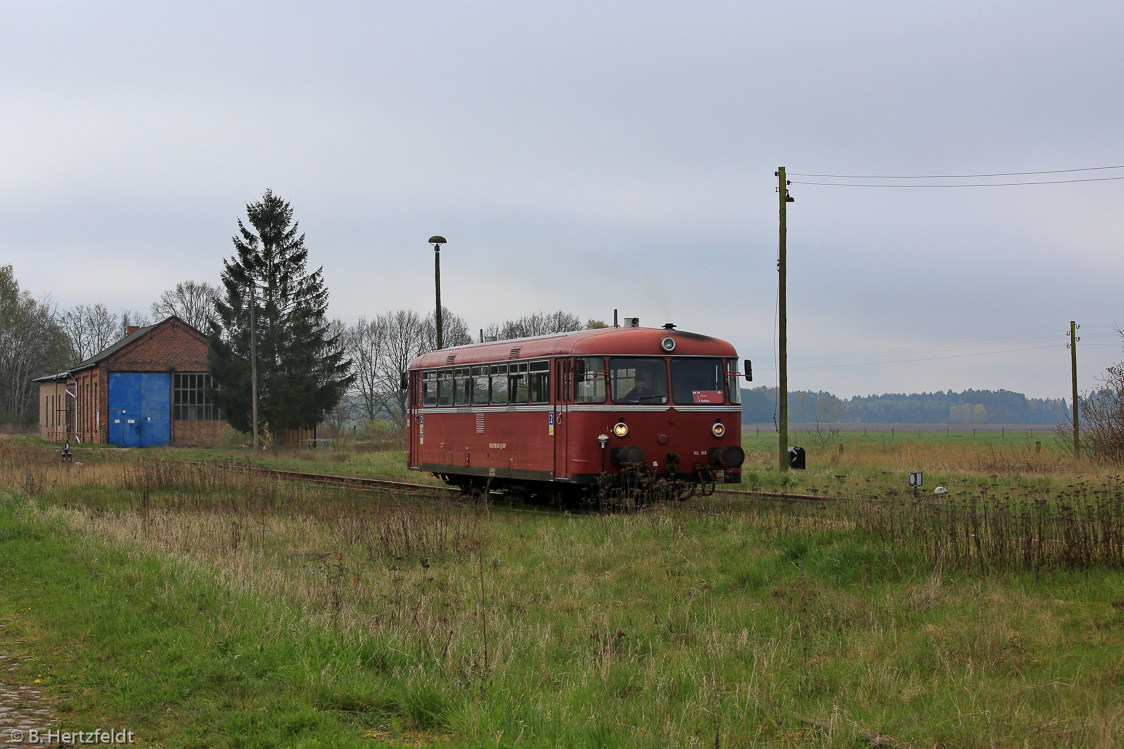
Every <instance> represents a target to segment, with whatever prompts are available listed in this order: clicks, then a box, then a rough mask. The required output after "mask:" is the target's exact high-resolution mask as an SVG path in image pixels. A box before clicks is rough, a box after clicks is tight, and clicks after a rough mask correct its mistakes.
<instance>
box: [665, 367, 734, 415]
mask: <svg viewBox="0 0 1124 749" xmlns="http://www.w3.org/2000/svg"><path fill="white" fill-rule="evenodd" d="M727 377H728V375H727V372H726V364H725V362H724V361H723V360H722V359H672V360H671V393H672V398H673V399H674V400H675V402H676V403H683V404H688V403H691V404H708V403H725V402H726V379H727Z"/></svg>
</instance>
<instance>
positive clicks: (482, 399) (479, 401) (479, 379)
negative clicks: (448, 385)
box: [472, 367, 488, 406]
mask: <svg viewBox="0 0 1124 749" xmlns="http://www.w3.org/2000/svg"><path fill="white" fill-rule="evenodd" d="M472 405H474V406H486V405H488V368H487V367H473V368H472Z"/></svg>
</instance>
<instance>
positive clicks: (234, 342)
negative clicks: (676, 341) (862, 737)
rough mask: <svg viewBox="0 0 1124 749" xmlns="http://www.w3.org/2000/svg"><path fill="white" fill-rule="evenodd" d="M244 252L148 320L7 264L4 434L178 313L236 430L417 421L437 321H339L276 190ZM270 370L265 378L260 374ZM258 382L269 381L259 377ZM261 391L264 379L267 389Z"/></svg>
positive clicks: (451, 320)
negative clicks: (410, 387) (44, 288)
mask: <svg viewBox="0 0 1124 749" xmlns="http://www.w3.org/2000/svg"><path fill="white" fill-rule="evenodd" d="M237 227H238V231H237V233H236V235H235V236H234V237H233V238H232V241H233V245H234V253H233V255H232V256H231V257H230V258H229V259H226V260H224V261H223V267H222V271H221V273H220V283H219V284H218V285H213V284H210V283H207V282H205V281H204V282H198V281H194V280H188V281H184V282H181V283H178V284H176V286H175V287H174V288H172V289H168V290H166V291H164V292H163V293H162V294H161V295H160V296H159V298H158V299H157V300H156V301H154V302H153V303H152V304H151V306H150V308H149V311H148V313H142V312H139V311H136V310H125V311H124V312H121V313H113V312H111V311H110V310H109V308H108V307H107V306H106V305H105V304H104V303H101V302H97V303H93V304H78V305H75V306H74V307H71V308H69V309H59V308H58V307H57V305H55V304H54V303H53V302H52V301H51V300H50V298H49V297H44V298H42V299H33V298H32V297H31V296H30V294H29V293H27V292H26V291H23V290H21V289H20V288H19V284H18V282H17V281H16V278H15V273H14V270H13V268H12V266H11V265H7V266H3V267H0V424H2V423H9V424H19V425H23V426H28V425H31V424H34V423H35V422H36V421H37V420H38V388H37V387H35V385H34V383H33V382H32V380H33V379H34V378H36V377H41V376H44V375H50V374H54V373H57V372H62V371H66V370H67V369H69V368H72V367H74V366H75V365H78V364H80V363H82V362H84V361H86V360H88V359H90V358H91V357H93V356H95V355H96V354H98V353H99V352H101V351H103V350H105V349H106V348H108V347H109V346H111V345H112V344H113V343H115V342H117V341H119V340H120V339H121V338H123V337H124V336H125V335H126V332H127V330H128V329H129V327H130V326H137V327H143V326H146V325H150V324H152V323H153V322H159V321H161V320H164V319H166V318H167V317H169V316H171V315H175V316H177V317H179V318H180V319H182V320H183V321H184V322H186V323H188V324H189V325H191V326H192V327H194V328H196V329H197V330H199V331H200V332H203V333H204V334H206V335H207V336H208V341H209V355H208V364H209V368H210V370H211V372H212V374H213V375H214V376H215V380H216V381H217V382H218V383H220V387H219V388H217V389H212V390H211V391H210V392H209V395H210V397H211V398H212V399H213V402H214V403H215V404H216V405H217V406H218V407H219V408H220V409H221V410H222V412H223V414H224V415H225V417H226V419H227V421H228V422H229V423H230V424H231V425H232V426H233V427H234V428H236V429H238V430H240V431H244V432H250V431H251V430H252V428H253V423H252V419H253V410H254V409H253V403H252V400H253V390H254V385H255V384H256V386H257V407H258V408H257V410H258V424H259V426H261V427H262V428H264V429H269V430H273V431H278V430H283V429H297V428H302V427H313V426H316V425H317V424H320V423H322V422H324V421H328V422H329V423H332V424H334V425H335V426H337V427H342V426H343V425H344V424H345V423H348V422H351V421H354V420H357V419H358V420H368V421H369V420H375V419H390V420H393V421H394V422H396V423H398V424H399V425H400V426H401V425H403V424H404V423H405V414H406V403H405V395H404V393H403V392H402V390H401V388H400V385H401V380H402V375H403V373H404V372H405V371H406V369H407V367H408V365H409V362H410V361H411V360H412V359H414V358H415V357H417V356H420V355H422V354H424V353H427V352H429V351H432V350H434V349H435V348H436V345H437V331H436V324H435V319H434V314H433V313H432V312H431V313H429V314H427V315H420V314H419V313H418V312H416V311H414V310H410V309H399V310H394V311H390V312H385V313H383V314H380V315H376V316H374V317H371V318H366V317H364V318H360V319H359V320H358V321H357V322H356V323H354V324H351V325H349V324H346V323H344V322H343V321H342V320H339V319H331V320H329V319H328V318H327V308H328V289H327V288H326V287H325V285H324V282H323V277H322V274H323V269H322V268H317V269H315V270H313V269H311V268H310V267H309V264H308V249H307V248H306V247H305V236H304V234H302V233H300V231H299V223H298V222H296V221H294V219H293V209H292V207H291V206H290V204H289V203H288V202H287V201H284V200H283V199H281V198H280V197H279V196H277V195H275V194H274V193H273V192H272V191H270V190H267V191H266V192H265V194H264V195H263V196H262V199H261V200H259V201H255V202H253V203H248V204H247V205H246V221H245V222H243V221H242V220H241V219H239V220H238V221H237ZM583 327H605V323H603V322H600V321H596V320H589V321H587V322H585V323H583V322H582V321H581V319H580V318H578V317H577V316H576V315H574V314H571V313H568V312H564V311H561V310H559V311H557V312H551V313H543V312H536V313H533V314H529V315H525V316H523V317H520V318H516V319H512V320H507V321H504V322H501V323H491V324H489V325H488V326H487V327H485V328H482V329H481V331H480V332H481V334H482V335H483V336H485V337H490V338H495V339H497V340H503V339H509V338H521V337H527V336H534V335H544V334H547V333H554V332H562V331H572V330H580V329H582V328H583ZM442 338H443V343H444V345H445V347H452V346H460V345H464V344H468V343H472V342H474V341H475V340H476V336H474V335H473V334H472V332H471V331H470V329H469V326H468V323H467V322H466V321H465V320H464V319H463V318H462V317H460V316H459V315H457V314H455V313H454V312H453V311H451V310H449V309H448V308H443V311H442ZM254 369H256V370H257V371H256V372H253V371H252V370H254ZM255 375H256V376H255ZM255 381H256V382H255Z"/></svg>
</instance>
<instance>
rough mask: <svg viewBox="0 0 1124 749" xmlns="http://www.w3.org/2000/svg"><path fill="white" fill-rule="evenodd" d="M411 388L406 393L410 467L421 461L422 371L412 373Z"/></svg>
mask: <svg viewBox="0 0 1124 749" xmlns="http://www.w3.org/2000/svg"><path fill="white" fill-rule="evenodd" d="M409 385H410V389H409V390H408V391H407V393H406V438H407V444H408V447H407V451H408V455H407V456H406V457H407V461H406V464H407V465H408V466H410V467H414V466H417V465H418V464H419V463H421V451H420V450H419V447H420V445H421V418H422V417H421V414H420V413H419V411H420V410H421V408H420V407H419V406H420V404H421V372H411V373H410V382H409Z"/></svg>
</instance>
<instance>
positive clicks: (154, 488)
mask: <svg viewBox="0 0 1124 749" xmlns="http://www.w3.org/2000/svg"><path fill="white" fill-rule="evenodd" d="M942 436H945V437H949V438H946V439H941V437H942ZM1004 439H1005V437H1004ZM1035 441H1036V440H1028V439H1021V440H1013V441H1011V442H1002V441H1000V442H998V443H997V442H994V441H992V442H987V441H972V440H953V439H951V438H950V436H948V435H942V434H937V435H932V434H930V435H928V436H923V437H922V438H918V436H917V434H916V432H914V433H913V434H912V435H911V434H908V433H906V434H900V433H895V434H894V435H893V436H886V435H870V434H868V435H856V434H855V433H850V434H842V435H831V440H830V442H825V443H824V445H823V446H816V447H814V448H813V447H812V446H810V444H805V443H804V442H802V441H799V442H798V441H796V440H791V439H790V442H792V443H793V444H805V447H806V448H807V449H809V455H808V469H807V470H806V471H802V472H784V473H782V472H780V471H777V470H776V468H775V464H776V457H775V452H776V451H775V447H774V446H775V437H774V436H772V435H769V436H768V438H767V439H766V438H765V437H764V436H763V437H762V438H760V440H759V438H758V437H757V436H756V435H750V434H747V437H746V447H747V452H748V458H747V465H746V480H745V482H744V483H743V484H742V485H741V486H740V487H738V488H739V489H740V490H742V491H743V492H747V491H751V490H759V491H762V492H787V493H791V494H794V495H796V494H798V495H801V499H799V500H788V499H778V498H771V497H765V496H755V495H752V494H745V493H742V494H735V493H717V494H715V495H714V496H712V497H703V498H695V499H692V500H690V501H687V502H682V503H668V504H660V505H657V506H653V507H648V508H645V509H643V510H642V511H638V512H632V513H616V514H598V513H595V512H557V511H549V510H546V509H536V508H533V507H516V508H511V507H504V506H500V505H495V506H493V505H489V504H479V503H478V504H462V503H457V502H450V501H448V500H445V499H441V498H440V497H438V496H432V497H425V496H421V497H419V496H409V497H406V496H395V495H394V494H390V493H371V492H366V493H364V492H356V491H351V490H339V489H333V488H330V487H324V486H310V485H304V484H299V483H291V482H289V483H286V482H279V481H277V480H274V479H269V478H265V477H262V476H256V475H253V474H247V473H245V472H232V471H228V470H226V468H225V467H224V465H223V464H222V462H221V461H239V462H244V461H246V460H247V458H246V452H247V451H245V450H233V449H232V450H229V451H207V452H204V451H199V452H193V451H159V450H157V451H148V452H140V451H131V452H124V451H119V450H110V449H86V448H79V449H77V450H76V452H75V455H76V461H77V463H81V465H78V464H77V463H75V464H69V465H67V464H61V463H60V462H59V459H58V453H57V448H56V447H54V446H50V445H45V444H42V443H38V442H36V441H31V440H22V439H18V438H5V439H0V653H6V654H8V655H10V656H13V657H19V658H23V659H24V660H21V661H20V662H19V665H18V666H17V671H15V672H10V674H9V675H10V677H11V678H12V679H13V680H23V683H28V684H31V683H34V682H35V681H36V680H38V687H39V688H40V689H41V690H42V691H43V693H44V694H45V696H46V697H47V699H48V700H50V702H51V703H52V704H53V705H54V709H55V713H56V716H57V721H58V723H59V724H60V725H61V727H62V728H64V729H66V730H93V729H95V728H110V727H117V728H123V729H126V730H130V731H133V732H134V734H135V736H136V737H137V744H138V745H144V746H171V747H181V746H182V747H198V746H207V747H211V746H229V747H259V746H260V747H269V746H304V747H336V746H457V747H461V746H472V747H476V746H481V747H507V746H528V747H539V746H576V747H617V746H621V747H666V746H676V747H678V746H707V747H745V746H786V747H788V746H895V745H897V746H907V745H913V746H950V747H951V746H957V747H960V746H981V747H982V746H1026V745H1029V746H1055V745H1065V746H1089V747H1098V746H1114V745H1119V744H1121V743H1124V647H1122V646H1124V555H1122V550H1124V483H1122V481H1121V477H1120V472H1119V467H1115V468H1114V467H1112V466H1098V465H1093V464H1088V463H1084V462H1080V461H1076V460H1074V459H1073V458H1072V457H1071V456H1068V455H1067V454H1066V453H1065V452H1064V451H1062V450H1058V449H1055V448H1054V447H1053V446H1052V444H1051V437H1050V436H1046V435H1043V436H1042V440H1041V441H1042V442H1043V444H1042V445H1041V446H1036V445H1035ZM840 445H842V449H840ZM253 459H254V460H256V461H259V462H263V463H267V464H270V465H277V466H283V467H290V468H298V469H300V470H318V471H322V472H324V473H337V474H340V473H342V474H344V475H371V476H383V475H385V476H388V477H391V478H397V479H406V480H419V479H421V478H422V477H420V476H418V475H417V474H411V473H408V472H406V471H404V470H402V468H403V463H404V460H403V458H402V452H401V450H400V449H398V448H397V447H396V445H395V444H394V443H393V441H390V442H377V443H373V444H365V445H356V444H339V445H337V446H335V447H332V448H330V449H326V450H316V451H313V450H307V451H296V452H284V451H278V452H275V453H268V454H264V455H259V456H253ZM187 461H193V462H187ZM910 471H924V472H925V484H924V486H923V488H922V489H921V490H913V489H911V488H910V487H909V485H908V482H907V476H908V473H909V472H910ZM937 485H942V486H945V487H946V488H948V490H949V493H948V494H947V495H934V494H933V493H932V490H933V489H934V488H935V487H936V486H937ZM817 496H819V497H825V498H824V499H815V497H817ZM2 740H3V738H2V737H0V741H2Z"/></svg>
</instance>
